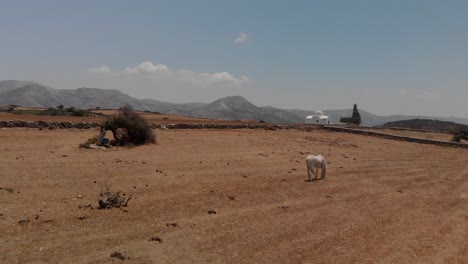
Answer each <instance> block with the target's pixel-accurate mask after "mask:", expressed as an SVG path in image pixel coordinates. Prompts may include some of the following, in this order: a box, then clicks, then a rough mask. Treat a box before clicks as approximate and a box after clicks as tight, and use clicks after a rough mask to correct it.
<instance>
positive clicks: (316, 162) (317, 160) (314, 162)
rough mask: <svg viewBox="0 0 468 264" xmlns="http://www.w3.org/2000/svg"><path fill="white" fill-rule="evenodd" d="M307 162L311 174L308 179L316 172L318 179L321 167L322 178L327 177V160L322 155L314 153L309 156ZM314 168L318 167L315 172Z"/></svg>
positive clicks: (308, 171)
mask: <svg viewBox="0 0 468 264" xmlns="http://www.w3.org/2000/svg"><path fill="white" fill-rule="evenodd" d="M306 164H307V173H308V174H309V179H308V181H311V180H312V174H314V175H315V179H317V176H318V169H319V168H321V175H320V176H321V178H320V179H323V178H325V173H326V172H327V161H326V160H325V158H324V157H323V156H322V155H320V154H319V155H318V156H314V155H309V156H307V158H306ZM314 169H316V171H315V173H314ZM311 172H312V174H311Z"/></svg>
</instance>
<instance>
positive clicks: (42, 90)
mask: <svg viewBox="0 0 468 264" xmlns="http://www.w3.org/2000/svg"><path fill="white" fill-rule="evenodd" d="M60 104H62V105H64V106H65V107H72V106H73V107H76V108H78V109H90V108H91V109H95V108H96V107H100V108H111V109H115V108H119V107H121V106H122V105H125V104H129V105H131V106H132V107H133V108H134V109H136V110H142V111H151V112H160V113H165V114H172V115H183V116H193V117H205V118H212V119H227V120H238V119H252V120H256V121H259V120H263V121H265V122H270V123H302V122H304V120H305V117H306V116H308V115H311V114H313V113H314V111H312V110H300V109H279V108H275V107H272V106H264V107H259V106H256V105H254V104H252V103H250V102H249V101H248V100H246V99H245V98H243V97H242V96H229V97H224V98H220V99H218V100H216V101H214V102H212V103H183V104H180V103H168V102H161V101H156V100H152V99H136V98H133V97H130V96H128V95H126V94H124V93H122V92H121V91H119V90H114V89H98V88H78V89H72V90H69V89H54V88H51V87H47V86H45V85H42V84H40V83H37V82H31V81H18V80H6V81H0V106H8V105H19V106H24V107H45V108H48V107H55V106H57V105H60ZM350 105H352V102H350ZM323 112H324V113H325V114H326V115H328V116H329V117H330V120H331V122H332V123H336V122H338V121H339V119H340V117H346V116H351V113H352V109H351V108H350V109H342V110H323ZM359 112H360V114H361V119H362V122H363V123H362V125H365V126H377V125H382V124H384V123H387V122H392V121H398V120H406V119H415V118H419V119H438V120H441V121H450V122H455V123H461V124H468V119H467V118H459V117H430V116H404V115H392V116H378V115H374V114H372V113H369V112H367V111H364V110H361V109H360V110H359Z"/></svg>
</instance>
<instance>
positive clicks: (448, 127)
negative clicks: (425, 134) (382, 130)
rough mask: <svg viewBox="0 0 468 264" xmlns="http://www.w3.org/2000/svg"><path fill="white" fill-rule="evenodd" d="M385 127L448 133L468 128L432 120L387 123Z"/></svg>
mask: <svg viewBox="0 0 468 264" xmlns="http://www.w3.org/2000/svg"><path fill="white" fill-rule="evenodd" d="M383 127H397V128H408V129H417V130H431V131H440V132H448V133H452V132H454V131H457V130H459V129H463V128H465V129H466V128H468V126H467V125H463V124H457V123H454V122H447V121H440V120H432V119H410V120H400V121H394V122H388V123H385V124H384V125H383Z"/></svg>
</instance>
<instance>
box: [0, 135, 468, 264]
mask: <svg viewBox="0 0 468 264" xmlns="http://www.w3.org/2000/svg"><path fill="white" fill-rule="evenodd" d="M155 133H156V135H157V138H158V144H153V145H146V146H141V147H134V148H112V149H105V150H90V149H80V148H78V145H79V144H80V143H83V142H84V141H86V139H88V138H90V137H92V136H95V135H96V134H97V130H94V129H93V130H65V129H64V130H37V129H20V128H10V129H0V187H2V189H1V190H0V201H1V205H0V263H121V262H122V263H468V150H467V149H461V148H452V147H440V146H433V145H423V144H417V143H408V142H400V141H392V140H388V139H380V138H374V137H369V136H362V135H353V134H346V133H337V132H328V131H322V130H316V131H312V132H304V131H294V130H289V131H283V130H278V131H265V130H260V129H257V130H246V129H241V130H161V131H159V130H158V131H155ZM309 153H313V154H318V153H321V154H322V155H324V156H325V157H326V158H327V160H328V161H329V167H328V171H327V176H326V178H325V179H324V180H317V181H313V182H306V181H305V179H306V178H307V173H306V168H305V157H306V156H307V155H308V154H309ZM104 184H108V185H111V186H112V190H115V191H122V192H123V193H125V194H126V195H127V196H128V195H134V196H135V199H133V200H130V202H129V204H128V207H126V208H124V209H118V208H114V209H103V210H97V209H91V208H87V207H83V205H87V204H91V205H92V206H93V208H97V200H98V198H99V192H100V186H102V185H104ZM80 207H81V209H80ZM209 211H210V212H211V214H210V213H208V212H209ZM20 221H21V223H20ZM28 221H29V222H28ZM155 237H159V238H160V239H161V242H162V243H161V242H159V241H150V240H151V238H154V239H155ZM114 252H119V253H121V254H122V256H123V257H126V259H125V260H124V261H121V260H119V259H118V258H114V257H111V254H112V253H114Z"/></svg>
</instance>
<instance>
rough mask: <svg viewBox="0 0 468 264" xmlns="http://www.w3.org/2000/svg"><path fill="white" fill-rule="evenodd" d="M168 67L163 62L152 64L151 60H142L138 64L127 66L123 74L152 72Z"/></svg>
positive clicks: (164, 69) (161, 70)
mask: <svg viewBox="0 0 468 264" xmlns="http://www.w3.org/2000/svg"><path fill="white" fill-rule="evenodd" d="M167 70H168V68H167V66H166V65H164V64H153V63H152V62H151V61H144V62H142V63H141V64H139V65H136V66H133V67H127V68H125V70H123V73H125V74H147V73H149V74H152V73H159V72H163V71H167Z"/></svg>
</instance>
